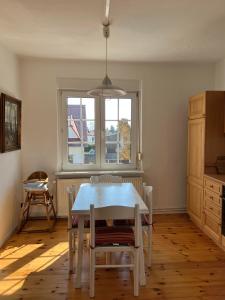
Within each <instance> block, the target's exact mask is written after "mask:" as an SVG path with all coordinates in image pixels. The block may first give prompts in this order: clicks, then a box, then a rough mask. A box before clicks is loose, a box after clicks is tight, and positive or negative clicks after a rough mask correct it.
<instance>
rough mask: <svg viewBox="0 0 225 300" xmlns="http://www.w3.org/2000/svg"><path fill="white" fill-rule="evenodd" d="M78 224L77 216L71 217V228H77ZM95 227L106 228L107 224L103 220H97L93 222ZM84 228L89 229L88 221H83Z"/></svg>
mask: <svg viewBox="0 0 225 300" xmlns="http://www.w3.org/2000/svg"><path fill="white" fill-rule="evenodd" d="M78 222H79V217H78V216H73V218H72V227H73V228H77V227H78ZM95 226H96V227H105V226H107V223H106V221H105V220H97V221H95ZM84 227H85V228H90V221H89V220H85V221H84Z"/></svg>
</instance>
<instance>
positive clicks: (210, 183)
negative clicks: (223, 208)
mask: <svg viewBox="0 0 225 300" xmlns="http://www.w3.org/2000/svg"><path fill="white" fill-rule="evenodd" d="M204 185H205V187H206V188H207V189H209V190H210V191H212V192H214V193H217V194H219V195H221V192H222V185H221V184H219V183H217V182H216V181H214V180H211V179H206V178H205V180H204Z"/></svg>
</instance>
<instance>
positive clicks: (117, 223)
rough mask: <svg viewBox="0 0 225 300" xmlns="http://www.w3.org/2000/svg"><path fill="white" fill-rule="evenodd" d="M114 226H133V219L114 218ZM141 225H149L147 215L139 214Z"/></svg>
mask: <svg viewBox="0 0 225 300" xmlns="http://www.w3.org/2000/svg"><path fill="white" fill-rule="evenodd" d="M113 224H114V225H115V226H134V220H114V221H113ZM141 224H142V226H149V225H151V224H149V221H148V215H141Z"/></svg>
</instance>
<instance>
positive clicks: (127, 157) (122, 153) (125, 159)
mask: <svg viewBox="0 0 225 300" xmlns="http://www.w3.org/2000/svg"><path fill="white" fill-rule="evenodd" d="M119 162H120V164H129V163H130V162H131V144H120V146H119Z"/></svg>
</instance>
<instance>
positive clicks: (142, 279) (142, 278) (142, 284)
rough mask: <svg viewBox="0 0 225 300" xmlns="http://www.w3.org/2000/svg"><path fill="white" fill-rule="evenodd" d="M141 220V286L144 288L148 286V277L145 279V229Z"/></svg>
mask: <svg viewBox="0 0 225 300" xmlns="http://www.w3.org/2000/svg"><path fill="white" fill-rule="evenodd" d="M139 219H140V224H139V228H140V251H139V253H140V258H139V259H140V261H139V262H140V285H141V286H144V285H146V277H145V257H144V246H143V229H142V224H141V218H139Z"/></svg>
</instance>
